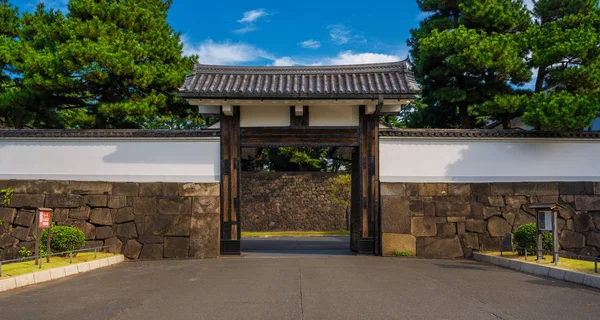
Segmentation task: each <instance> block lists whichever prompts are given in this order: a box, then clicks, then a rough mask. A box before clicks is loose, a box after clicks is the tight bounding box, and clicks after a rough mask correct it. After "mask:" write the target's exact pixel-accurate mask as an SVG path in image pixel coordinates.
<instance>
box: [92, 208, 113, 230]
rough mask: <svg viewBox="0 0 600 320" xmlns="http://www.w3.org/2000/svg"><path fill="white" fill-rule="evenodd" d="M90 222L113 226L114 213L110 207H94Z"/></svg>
mask: <svg viewBox="0 0 600 320" xmlns="http://www.w3.org/2000/svg"><path fill="white" fill-rule="evenodd" d="M90 222H91V223H93V224H95V225H103V226H112V224H113V221H112V215H111V214H110V209H108V208H96V209H92V211H91V213H90Z"/></svg>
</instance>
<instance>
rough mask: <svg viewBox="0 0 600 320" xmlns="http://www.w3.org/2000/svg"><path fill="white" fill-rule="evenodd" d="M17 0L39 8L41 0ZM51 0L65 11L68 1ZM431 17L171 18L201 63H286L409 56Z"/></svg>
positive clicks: (192, 9)
mask: <svg viewBox="0 0 600 320" xmlns="http://www.w3.org/2000/svg"><path fill="white" fill-rule="evenodd" d="M530 1H531V0H529V2H530ZM11 2H12V3H13V4H14V5H16V6H18V7H19V9H20V10H21V11H31V10H32V9H33V7H34V6H35V4H36V3H37V2H38V1H37V0H13V1H11ZM44 2H45V3H46V5H47V6H49V7H53V8H57V9H60V10H65V8H66V3H68V0H46V1H44ZM423 17H424V15H423V14H422V13H421V12H420V10H419V8H418V7H417V3H416V0H396V1H391V0H388V1H373V2H369V1H364V0H362V1H356V0H345V1H337V0H336V1H332V0H325V1H323V0H321V1H315V0H305V1H299V2H298V1H296V2H291V1H281V0H279V1H240V0H230V1H206V0H204V1H190V0H174V1H173V5H172V7H171V10H170V12H169V18H168V20H169V23H170V24H171V25H172V26H173V28H174V29H175V30H177V31H180V32H181V34H182V40H183V42H184V53H186V54H196V55H198V56H199V58H200V63H204V64H228V65H280V66H281V65H323V64H357V63H372V62H389V61H397V60H402V59H406V58H407V56H408V48H407V47H406V40H407V39H408V37H409V36H410V33H409V31H410V29H411V28H415V27H417V26H418V24H419V20H421V19H422V18H423Z"/></svg>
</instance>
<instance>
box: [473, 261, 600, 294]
mask: <svg viewBox="0 0 600 320" xmlns="http://www.w3.org/2000/svg"><path fill="white" fill-rule="evenodd" d="M486 256H487V257H489V258H485V257H486ZM473 259H474V260H477V261H484V262H489V263H491V264H495V265H498V266H501V267H506V268H510V269H514V270H518V271H521V272H523V273H529V274H534V275H537V276H544V277H549V278H553V279H558V280H564V281H568V282H572V283H577V284H582V285H584V286H588V287H593V288H598V289H600V275H594V274H587V273H582V272H577V271H571V270H565V269H559V268H555V267H552V266H543V265H539V264H536V263H532V262H526V261H517V260H512V259H506V258H501V257H495V256H488V255H485V254H481V253H474V254H473Z"/></svg>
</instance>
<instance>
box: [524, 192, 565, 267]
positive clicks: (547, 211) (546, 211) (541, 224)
mask: <svg viewBox="0 0 600 320" xmlns="http://www.w3.org/2000/svg"><path fill="white" fill-rule="evenodd" d="M530 208H531V209H535V211H536V213H537V220H536V228H535V229H536V242H537V243H536V249H537V260H544V252H543V242H544V237H543V234H544V232H552V263H554V264H555V265H558V258H559V247H558V208H559V205H557V204H555V203H540V204H534V205H532V206H531V207H530Z"/></svg>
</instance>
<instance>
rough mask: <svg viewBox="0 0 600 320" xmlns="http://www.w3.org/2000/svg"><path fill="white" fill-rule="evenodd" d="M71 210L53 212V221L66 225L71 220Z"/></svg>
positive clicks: (59, 209) (63, 209)
mask: <svg viewBox="0 0 600 320" xmlns="http://www.w3.org/2000/svg"><path fill="white" fill-rule="evenodd" d="M69 210H70V209H68V208H56V209H54V211H53V212H52V221H54V222H56V223H64V222H66V221H67V219H68V218H69Z"/></svg>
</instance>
